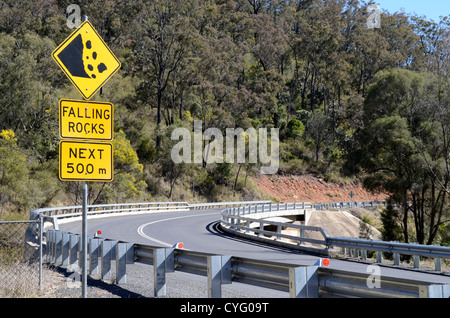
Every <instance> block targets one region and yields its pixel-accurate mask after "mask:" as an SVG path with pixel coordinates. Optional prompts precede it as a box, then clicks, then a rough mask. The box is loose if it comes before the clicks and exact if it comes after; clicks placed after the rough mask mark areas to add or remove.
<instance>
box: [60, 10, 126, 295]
mask: <svg viewBox="0 0 450 318" xmlns="http://www.w3.org/2000/svg"><path fill="white" fill-rule="evenodd" d="M52 57H53V59H54V60H55V62H56V63H57V64H58V66H59V67H60V68H61V69H62V70H63V72H64V73H65V74H66V75H67V77H68V78H69V80H70V81H71V82H72V84H73V85H74V86H75V88H76V89H77V90H78V92H79V93H80V94H81V95H82V96H83V98H84V100H82V101H78V100H69V99H62V100H60V103H59V135H60V137H61V139H62V140H61V141H60V143H59V178H60V180H61V181H82V182H83V204H82V210H83V211H82V230H81V231H82V233H81V235H82V236H81V245H82V256H81V260H82V273H81V277H82V279H81V285H82V291H81V297H82V298H86V297H87V255H88V254H87V250H88V241H87V211H88V181H91V182H111V181H112V180H113V178H114V167H113V154H114V152H113V146H112V144H111V143H110V142H111V141H112V140H113V132H114V128H113V125H114V116H113V113H114V110H113V105H112V104H111V103H103V102H90V101H89V100H90V99H91V98H92V97H93V96H94V95H95V93H96V92H97V91H98V90H99V89H100V88H102V86H103V85H104V84H105V83H106V82H107V81H108V80H109V79H110V78H111V77H112V76H113V75H114V74H115V73H116V72H117V71H118V70H119V68H120V67H121V64H120V61H119V60H118V59H117V58H116V57H115V56H114V54H113V53H112V51H111V50H110V49H109V47H108V46H107V45H106V43H105V42H104V41H103V39H102V38H101V37H100V35H99V34H98V33H97V31H96V30H95V29H94V27H93V26H92V24H91V23H90V22H89V21H88V20H87V17H85V21H84V22H83V23H82V24H81V25H80V27H79V28H78V29H76V30H75V31H74V32H73V33H72V34H71V35H70V36H69V37H68V38H67V39H66V40H65V41H64V42H63V43H61V44H60V45H59V46H58V47H57V48H56V49H55V50H54V51H53V52H52Z"/></svg>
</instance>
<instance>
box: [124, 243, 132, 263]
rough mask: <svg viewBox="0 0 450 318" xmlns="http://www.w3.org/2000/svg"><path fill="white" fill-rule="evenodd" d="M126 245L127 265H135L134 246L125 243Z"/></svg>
mask: <svg viewBox="0 0 450 318" xmlns="http://www.w3.org/2000/svg"><path fill="white" fill-rule="evenodd" d="M124 244H126V248H127V255H126V263H127V264H134V244H133V243H124Z"/></svg>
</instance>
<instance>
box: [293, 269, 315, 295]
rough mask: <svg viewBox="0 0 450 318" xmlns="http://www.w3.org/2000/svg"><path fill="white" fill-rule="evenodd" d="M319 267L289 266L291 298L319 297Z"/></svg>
mask: <svg viewBox="0 0 450 318" xmlns="http://www.w3.org/2000/svg"><path fill="white" fill-rule="evenodd" d="M318 269H319V267H318V266H306V267H305V266H302V267H291V268H289V295H290V297H291V298H318V297H319V271H318Z"/></svg>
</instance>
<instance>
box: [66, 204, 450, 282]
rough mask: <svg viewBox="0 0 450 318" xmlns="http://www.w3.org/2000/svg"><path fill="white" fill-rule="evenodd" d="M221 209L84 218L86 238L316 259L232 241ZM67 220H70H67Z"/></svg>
mask: <svg viewBox="0 0 450 318" xmlns="http://www.w3.org/2000/svg"><path fill="white" fill-rule="evenodd" d="M220 211H221V209H215V210H193V211H188V212H186V211H185V212H180V211H177V212H160V213H155V212H153V213H146V214H138V215H126V216H124V215H116V216H106V217H94V218H92V217H90V218H88V222H87V224H88V235H89V236H93V235H94V233H95V232H96V231H98V230H101V231H102V234H101V237H104V238H108V239H114V240H121V241H126V242H133V243H138V244H145V245H150V246H155V247H171V246H173V245H174V244H176V243H179V242H182V243H183V244H184V248H185V249H188V250H192V251H199V252H205V253H214V254H220V255H232V256H238V257H246V258H252V259H262V260H267V261H274V262H283V263H289V264H298V265H306V266H308V265H313V264H314V263H316V262H317V261H318V260H319V258H320V257H319V256H315V255H312V254H307V253H301V252H298V251H292V250H288V249H286V248H281V247H274V246H267V245H264V244H262V243H258V242H252V241H249V240H244V239H241V238H237V237H233V236H230V235H228V234H225V233H223V232H222V231H221V230H220V226H219V219H220ZM68 220H70V219H68ZM60 229H61V230H64V231H68V232H73V233H81V221H72V222H67V223H66V222H64V223H63V222H61V220H60ZM367 266H368V264H365V263H362V262H355V261H345V260H337V259H331V262H330V266H329V267H330V268H335V269H342V270H348V271H355V272H362V273H366V271H367V269H368V268H367ZM381 275H382V276H392V277H402V278H408V279H414V280H421V281H426V282H432V283H445V284H450V276H447V275H441V274H431V273H424V272H421V271H412V270H406V269H400V268H394V267H390V266H381Z"/></svg>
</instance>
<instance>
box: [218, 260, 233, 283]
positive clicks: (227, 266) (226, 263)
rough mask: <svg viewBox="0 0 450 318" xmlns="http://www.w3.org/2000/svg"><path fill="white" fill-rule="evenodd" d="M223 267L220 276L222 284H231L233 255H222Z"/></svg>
mask: <svg viewBox="0 0 450 318" xmlns="http://www.w3.org/2000/svg"><path fill="white" fill-rule="evenodd" d="M221 261H222V268H221V270H220V273H221V274H220V276H221V280H222V284H231V282H232V268H231V256H229V255H222V256H221Z"/></svg>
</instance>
